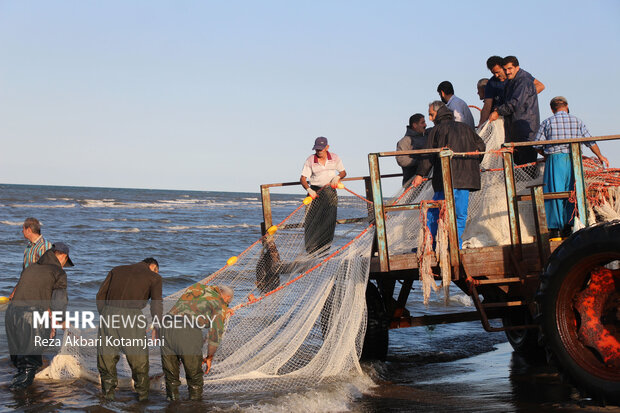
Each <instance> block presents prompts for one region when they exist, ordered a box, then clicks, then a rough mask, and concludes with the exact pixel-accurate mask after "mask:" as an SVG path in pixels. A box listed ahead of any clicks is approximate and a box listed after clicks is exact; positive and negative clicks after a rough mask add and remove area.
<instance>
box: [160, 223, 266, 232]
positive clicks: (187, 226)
mask: <svg viewBox="0 0 620 413" xmlns="http://www.w3.org/2000/svg"><path fill="white" fill-rule="evenodd" d="M259 227H260V225H250V224H233V225H226V224H222V225H174V226H170V227H164V228H165V229H168V230H172V231H182V230H186V229H222V228H226V229H232V228H259Z"/></svg>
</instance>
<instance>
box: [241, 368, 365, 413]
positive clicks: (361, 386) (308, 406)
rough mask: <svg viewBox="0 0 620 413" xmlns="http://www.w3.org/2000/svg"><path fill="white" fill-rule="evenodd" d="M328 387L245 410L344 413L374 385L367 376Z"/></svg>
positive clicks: (295, 393)
mask: <svg viewBox="0 0 620 413" xmlns="http://www.w3.org/2000/svg"><path fill="white" fill-rule="evenodd" d="M344 380H345V381H342V382H336V383H333V384H331V385H329V386H322V387H320V388H316V389H312V388H311V389H309V390H307V391H304V392H292V393H287V394H284V395H281V396H277V397H276V398H275V399H273V400H271V401H269V402H264V403H260V404H256V405H252V406H250V407H247V408H245V407H244V408H243V410H244V411H249V412H270V413H271V412H282V413H288V412H346V411H349V410H351V409H350V403H351V402H352V401H354V400H355V399H356V398H358V397H359V396H360V395H361V394H363V393H364V392H367V391H368V390H369V389H370V388H372V387H374V386H375V384H374V383H373V381H372V380H371V379H370V377H368V376H367V375H363V376H358V377H351V378H347V379H344Z"/></svg>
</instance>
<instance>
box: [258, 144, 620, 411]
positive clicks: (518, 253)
mask: <svg viewBox="0 0 620 413" xmlns="http://www.w3.org/2000/svg"><path fill="white" fill-rule="evenodd" d="M616 139H620V135H613V136H602V137H596V138H584V139H565V140H562V141H545V142H536V144H543V145H544V144H558V143H565V144H568V145H570V150H571V162H572V168H573V173H574V177H575V190H574V191H570V192H559V193H543V188H542V185H540V184H538V185H532V186H531V187H529V193H528V194H523V193H521V194H518V192H517V189H516V185H515V178H514V176H515V165H514V161H513V150H514V148H517V147H522V146H531V145H533V143H529V142H524V143H506V144H504V145H503V146H502V149H501V150H500V151H499V152H500V153H499V156H501V157H502V159H503V177H504V180H503V186H504V190H505V194H506V198H505V199H506V205H507V210H508V217H507V219H508V223H507V224H508V225H507V228H509V231H510V244H509V245H496V246H485V247H481V248H467V249H459V248H458V233H457V224H456V213H455V203H454V194H453V188H452V175H451V171H450V165H451V160H452V159H453V158H454V157H457V156H463V155H465V154H458V153H454V152H452V151H451V150H449V149H445V148H444V149H430V150H417V151H404V152H380V153H371V154H369V155H368V163H369V175H368V176H364V177H357V178H345V179H344V180H345V181H355V180H362V181H364V186H365V190H366V197H367V198H368V200H370V201H371V202H372V208H370V209H369V217H361V218H359V219H365V218H366V219H368V220H369V221H370V222H372V223H373V224H374V226H375V241H374V244H373V247H372V251H371V264H370V275H369V283H368V285H367V289H366V303H367V310H368V320H367V328H366V337H365V340H364V348H363V352H362V356H363V357H365V358H374V359H385V357H386V354H387V350H388V341H389V338H388V337H389V334H388V331H389V329H395V328H406V327H416V326H428V325H434V324H447V323H458V322H465V321H475V320H479V321H480V322H481V323H482V326H483V327H484V329H485V330H486V331H488V332H505V334H506V336H507V338H508V341H509V342H510V343H511V345H512V346H513V348H514V350H515V351H517V352H519V353H521V354H523V355H525V356H526V357H529V358H540V357H544V358H545V359H546V360H547V361H549V362H552V363H554V364H555V365H556V366H557V367H558V368H559V369H560V370H561V371H563V372H564V373H565V376H566V377H568V378H569V379H570V380H571V382H572V383H573V384H574V385H576V386H577V387H578V388H579V389H580V390H582V391H583V392H584V393H585V394H588V395H589V396H591V397H594V398H597V399H599V400H604V401H607V402H612V403H620V220H615V221H611V222H604V223H599V224H594V223H593V222H588V221H589V220H590V218H589V217H588V213H587V206H588V205H587V204H588V202H589V201H588V196H589V194H588V189H587V187H586V185H585V180H584V168H583V164H582V153H581V144H582V143H584V142H587V141H593V140H596V141H604V140H616ZM397 155H426V156H439V157H440V160H441V165H442V181H443V187H444V193H445V208H446V211H447V223H448V240H449V249H448V260H449V261H448V264H449V268H450V280H451V282H452V283H453V284H454V285H456V286H457V287H458V288H459V289H460V290H461V291H463V292H464V293H465V294H467V295H468V296H469V297H471V299H472V301H473V304H474V306H475V311H459V312H453V313H448V314H445V313H442V314H436V315H415V314H410V313H409V310H408V309H407V308H406V303H407V300H408V297H409V294H410V292H411V290H412V285H413V282H414V281H415V280H419V279H420V257H419V256H418V253H417V252H408V253H398V254H394V253H391V248H390V239H389V237H388V236H387V230H386V214H387V213H389V212H390V211H396V210H401V211H402V210H420V209H421V208H422V207H423V205H422V203H413V204H406V205H403V204H398V205H389V204H387V203H386V202H385V200H384V197H383V194H382V180H384V179H387V178H394V177H397V176H401V175H400V174H390V175H381V173H380V167H379V160H380V158H389V157H394V156H397ZM298 184H299V183H297V182H288V183H278V184H266V185H261V196H262V204H263V217H264V222H263V223H262V228H263V234H265V233H266V230H267V229H268V228H270V227H271V226H272V216H271V196H270V189H271V188H274V187H282V186H291V185H298ZM564 198H571V199H572V200H574V202H575V205H576V211H578V216H579V218H580V219H581V221H582V222H583V224H584V225H585V228H584V229H581V230H579V231H578V232H576V233H573V234H572V235H571V236H569V237H568V238H565V239H561V240H552V239H550V236H549V230H548V228H547V221H546V215H545V203H544V201H545V200H548V199H564ZM425 206H426V207H429V206H430V207H433V206H434V207H439V206H440V205H439V203H432V202H430V203H429V202H427V203H425ZM523 208H531V210H532V212H533V216H534V225H535V241H534V242H524V241H523V239H522V236H521V235H522V234H521V225H520V220H519V217H520V214H519V211H520V209H523ZM351 220H354V219H343V220H340V221H339V222H338V223H340V224H344V223H347V221H351ZM431 269H432V271H433V273H434V274H439V272H440V268H439V257H432V259H431ZM397 283H399V284H400V289H399V291H398V293H396V290H397V288H396V287H397ZM493 320H496V321H493ZM500 320H501V322H500ZM492 321H493V322H492Z"/></svg>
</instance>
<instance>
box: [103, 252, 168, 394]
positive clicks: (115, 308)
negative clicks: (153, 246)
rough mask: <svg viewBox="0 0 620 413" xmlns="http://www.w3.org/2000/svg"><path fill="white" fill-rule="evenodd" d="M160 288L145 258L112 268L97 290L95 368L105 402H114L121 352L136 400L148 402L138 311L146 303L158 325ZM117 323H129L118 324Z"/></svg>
mask: <svg viewBox="0 0 620 413" xmlns="http://www.w3.org/2000/svg"><path fill="white" fill-rule="evenodd" d="M161 286H162V279H161V276H160V275H159V264H158V263H157V261H156V260H155V259H154V258H146V259H145V260H144V261H142V262H139V263H137V264H131V265H121V266H119V267H115V268H112V270H111V271H110V272H109V273H108V276H107V277H106V279H105V281H104V282H103V284H101V287H100V288H99V292H98V293H97V309H98V310H99V314H100V315H101V317H102V318H103V319H104V320H102V322H101V323H100V324H99V338H100V341H99V345H98V346H97V368H98V370H99V374H100V375H101V389H102V391H103V395H104V396H105V397H106V398H107V399H111V400H113V399H114V391H115V390H116V386H117V385H118V379H117V377H116V364H117V363H118V360H119V356H120V353H121V352H123V353H124V354H125V356H126V357H127V363H128V364H129V367H130V368H131V376H132V378H133V381H134V388H135V389H136V392H137V393H138V398H139V400H140V401H144V400H148V397H149V353H148V346H147V345H146V343H148V340H147V338H146V324H147V323H146V322H145V316H144V314H143V313H142V309H143V308H144V307H146V304H147V303H148V301H149V299H150V300H151V315H152V316H153V318H154V320H155V317H156V318H157V320H158V321H157V323H154V324H158V323H159V322H161V316H162V310H163V302H162V293H161ZM119 319H120V320H131V321H128V322H121V323H119V322H117V321H118V320H119ZM115 320H116V322H115ZM104 321H105V322H104Z"/></svg>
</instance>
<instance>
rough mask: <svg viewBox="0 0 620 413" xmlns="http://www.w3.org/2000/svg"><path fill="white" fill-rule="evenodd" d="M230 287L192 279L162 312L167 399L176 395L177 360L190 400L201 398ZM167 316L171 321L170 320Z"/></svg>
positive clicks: (176, 398)
mask: <svg viewBox="0 0 620 413" xmlns="http://www.w3.org/2000/svg"><path fill="white" fill-rule="evenodd" d="M232 299H233V290H232V289H231V288H230V287H227V286H209V285H205V284H201V283H196V284H194V285H192V286H190V287H189V288H188V289H187V290H186V291H185V293H184V294H183V295H182V296H181V298H179V300H178V301H177V302H176V304H175V305H174V306H173V307H172V309H171V310H170V311H169V312H168V314H167V315H166V319H168V320H167V324H169V326H166V325H164V327H163V328H162V330H161V335H162V338H163V344H162V346H161V365H162V369H163V371H164V377H165V379H166V396H167V397H168V400H178V399H179V386H180V385H181V382H180V380H179V362H181V363H183V368H184V369H185V379H186V381H187V388H188V390H189V398H190V400H200V399H201V398H202V388H203V385H204V380H203V372H202V363H203V361H204V363H205V364H206V370H205V372H204V374H207V373H209V370H210V369H211V363H212V362H213V355H214V354H215V352H216V351H217V348H218V346H219V344H220V341H221V339H222V335H223V333H224V322H225V321H226V317H227V315H228V312H229V310H228V305H229V304H230V302H231V301H232ZM170 318H172V319H173V321H175V322H174V323H172V322H170V321H171V320H170ZM202 328H206V329H209V333H208V336H207V339H206V340H208V350H207V356H206V357H205V358H204V360H203V354H202V346H203V338H202Z"/></svg>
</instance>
